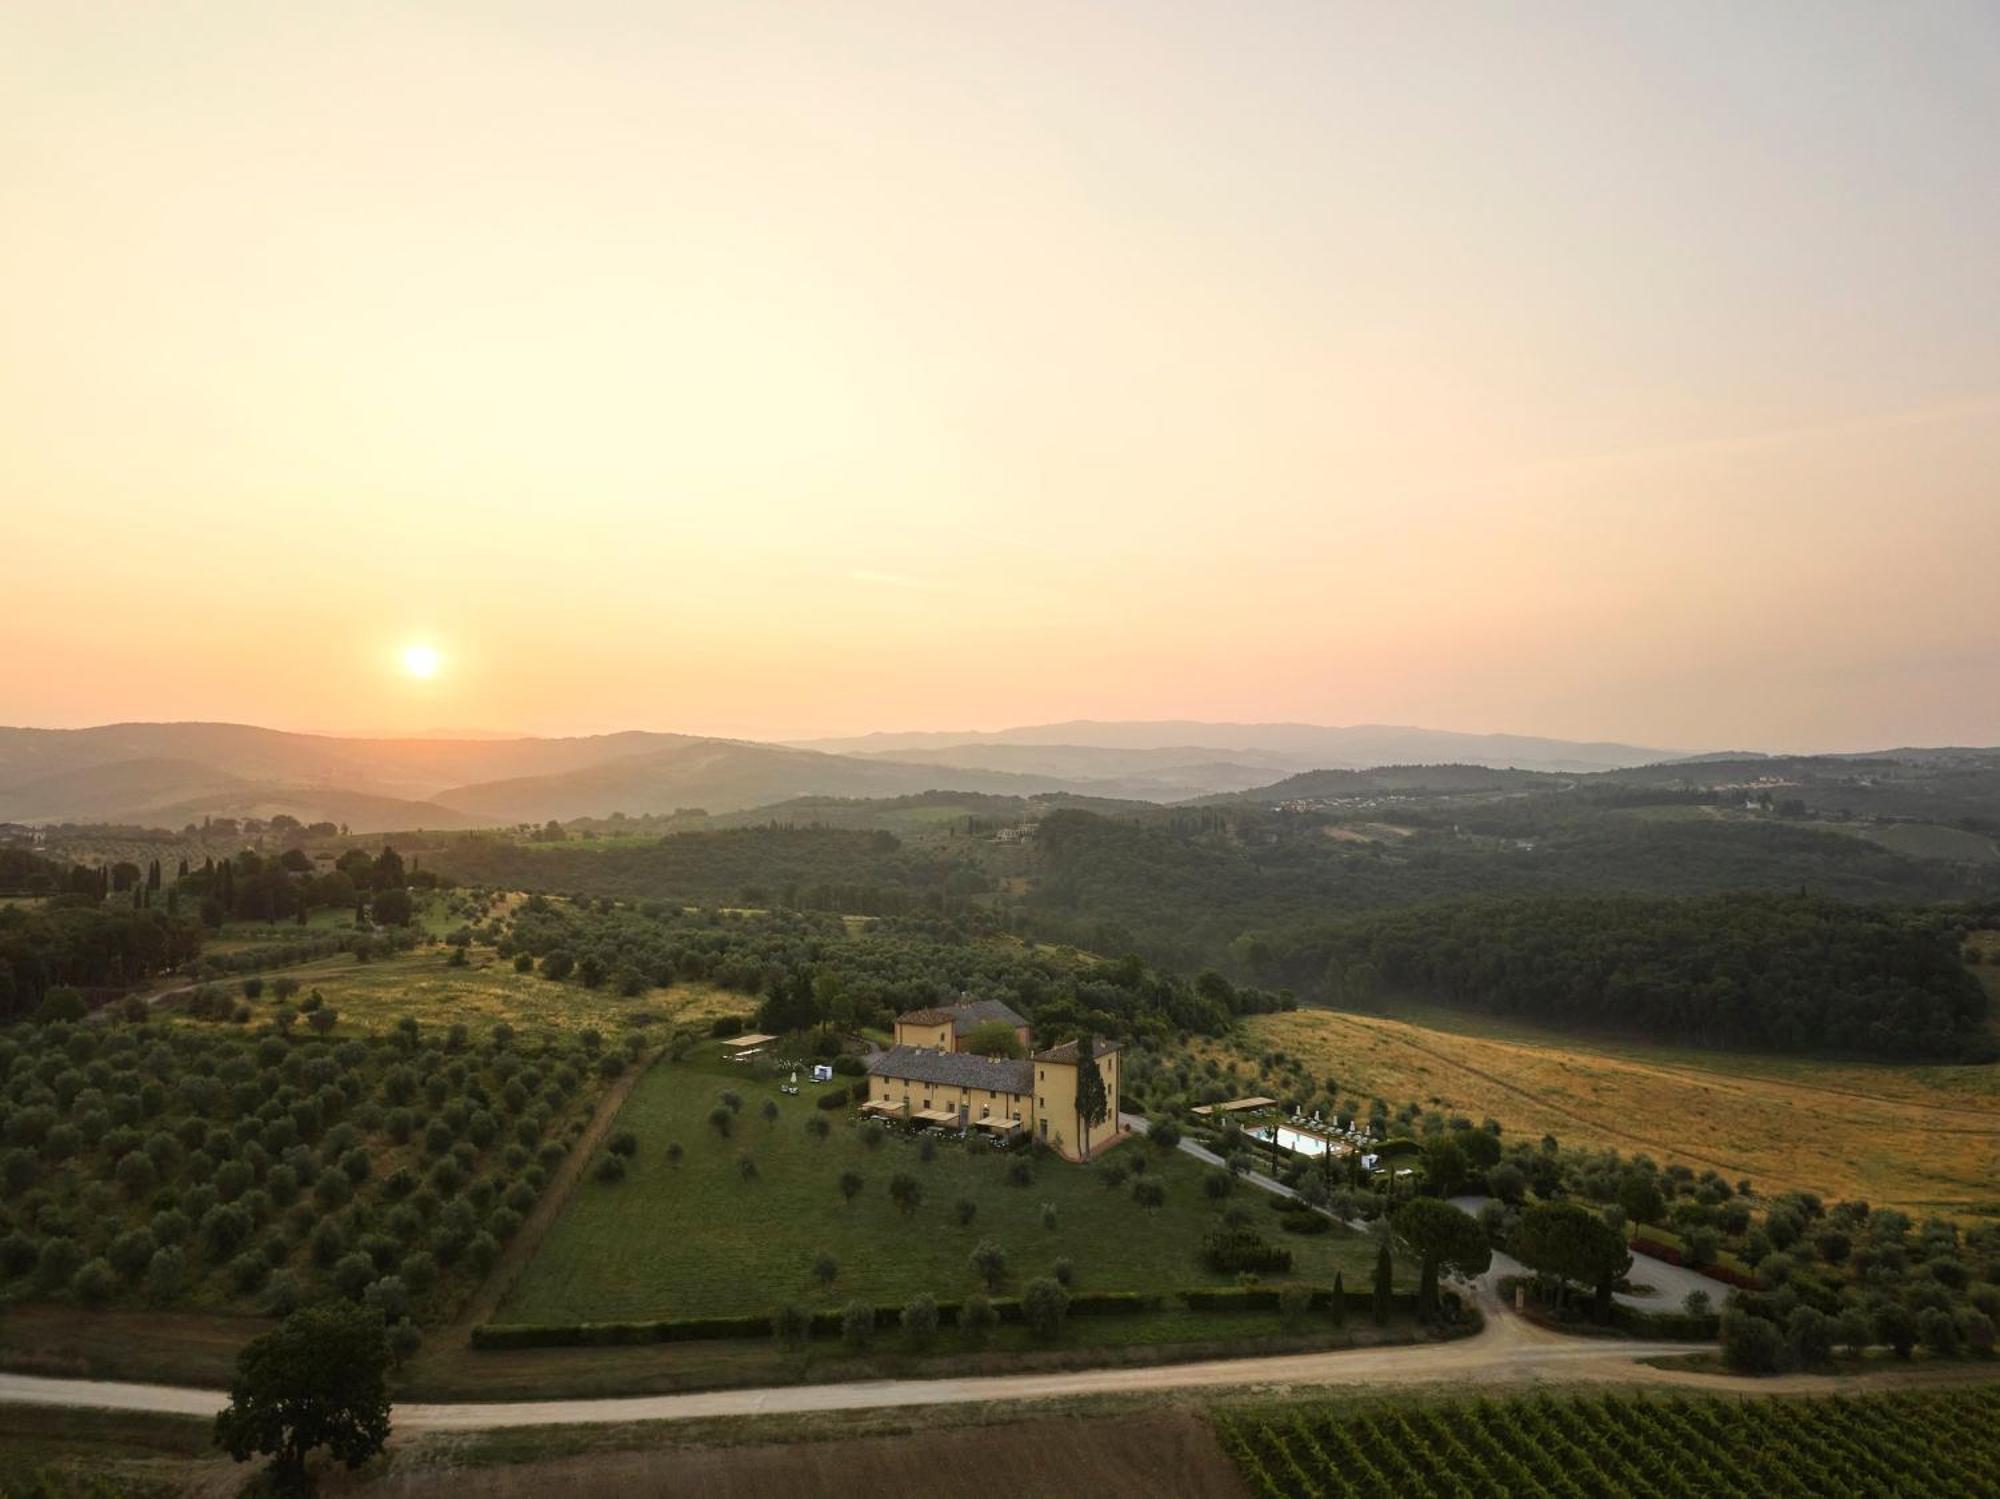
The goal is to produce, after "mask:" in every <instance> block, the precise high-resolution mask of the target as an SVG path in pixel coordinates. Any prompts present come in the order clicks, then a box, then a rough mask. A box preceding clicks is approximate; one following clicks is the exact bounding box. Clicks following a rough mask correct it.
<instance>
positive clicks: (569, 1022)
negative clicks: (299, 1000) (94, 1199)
mask: <svg viewBox="0 0 2000 1499" xmlns="http://www.w3.org/2000/svg"><path fill="white" fill-rule="evenodd" d="M449 952H450V950H449V949H447V948H443V947H434V948H430V949H428V950H418V951H416V952H409V953H398V954H396V955H395V956H394V957H389V958H378V959H376V960H375V961H373V962H369V963H357V962H356V961H355V960H354V959H353V958H352V957H349V956H348V955H346V954H344V953H343V954H341V955H340V956H338V957H332V958H325V959H321V960H318V961H315V962H311V963H302V964H300V965H298V966H297V967H295V968H287V969H278V970H273V971H272V972H271V973H269V974H266V975H265V977H266V978H270V977H275V976H276V975H277V974H278V973H287V974H290V975H291V976H292V977H293V978H296V979H297V980H298V981H299V982H300V983H301V984H302V985H304V987H305V988H306V989H308V990H312V989H317V990H318V991H319V992H320V995H321V996H322V997H323V998H324V999H325V1000H326V1002H327V1003H328V1004H329V1005H331V1006H333V1008H334V1009H336V1010H338V1011H339V1012H340V1018H341V1022H342V1024H343V1026H351V1027H354V1028H357V1029H360V1030H387V1029H389V1027H391V1026H392V1025H394V1024H395V1023H396V1022H397V1021H398V1020H400V1019H402V1018H403V1016H405V1015H414V1016H416V1017H417V1019H418V1020H419V1021H422V1022H423V1023H425V1024H436V1025H450V1024H452V1023H453V1022H462V1023H464V1024H465V1025H467V1026H469V1027H471V1028H472V1029H473V1030H475V1031H478V1030H484V1029H489V1028H491V1027H492V1026H493V1025H494V1024H495V1023H496V1022H498V1021H502V1020H504V1021H506V1022H507V1023H508V1024H509V1025H512V1026H514V1027H515V1028H516V1029H525V1030H534V1029H539V1028H548V1029H554V1030H581V1029H582V1028H584V1027H585V1026H595V1027H596V1028H597V1029H599V1030H601V1031H603V1032H604V1033H605V1034H607V1035H615V1034H620V1033H622V1032H623V1031H624V1030H625V1029H626V1027H627V1026H628V1025H629V1024H630V1022H631V1019H632V1017H633V1016H634V1015H635V1014H636V1013H638V1012H639V1011H642V1010H645V1011H650V1012H651V1013H652V1014H654V1015H655V1016H659V1017H662V1018H664V1019H667V1020H675V1021H683V1020H684V1021H705V1020H709V1019H712V1018H713V1017H715V1016H717V1015H747V1014H749V1013H750V1011H751V1010H753V1009H754V1008H755V1007H756V1001H755V1000H752V999H750V998H748V997H747V996H745V995H741V994H734V993H731V992H730V991H728V990H726V989H717V988H714V987H712V986H711V985H708V984H676V985H674V986H673V987H672V988H671V989H653V990H649V991H648V992H647V993H645V994H643V995H640V996H639V997H638V998H636V999H625V998H623V997H621V996H620V995H619V994H618V993H617V992H616V991H615V990H612V989H609V988H599V989H586V988H585V987H584V986H583V985H582V984H580V983H578V982H577V981H576V980H575V979H569V980H566V981H564V982H562V983H552V982H550V981H549V980H548V979H545V978H542V977H540V976H539V975H536V974H533V973H516V972H515V971H514V965H513V964H512V963H509V962H504V961H502V960H500V959H497V958H495V957H494V956H493V953H492V951H491V949H486V948H475V949H474V950H473V956H472V960H471V962H470V963H469V964H468V965H467V966H466V967H464V968H453V967H451V966H449V964H448V962H447V959H448V957H449Z"/></svg>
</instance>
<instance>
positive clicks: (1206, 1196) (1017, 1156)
mask: <svg viewBox="0 0 2000 1499" xmlns="http://www.w3.org/2000/svg"><path fill="white" fill-rule="evenodd" d="M786 1075H787V1074H785V1073H780V1074H779V1075H778V1076H776V1077H771V1076H766V1077H758V1076H755V1075H753V1074H752V1073H751V1072H750V1071H749V1069H748V1067H747V1066H746V1065H745V1064H741V1063H735V1062H731V1061H729V1060H727V1059H726V1058H725V1057H724V1056H723V1055H722V1054H721V1051H720V1049H719V1048H718V1047H716V1046H714V1045H713V1044H707V1045H704V1046H702V1047H700V1048H698V1049H697V1050H696V1051H695V1052H694V1053H692V1054H691V1055H690V1056H688V1057H687V1058H685V1059H683V1060H681V1061H678V1062H662V1063H661V1064H659V1065H658V1066H656V1067H655V1068H654V1069H653V1071H652V1072H651V1073H650V1074H649V1075H648V1076H647V1077H646V1078H644V1079H643V1080H642V1081H641V1082H640V1084H639V1085H638V1087H637V1089H636V1090H635V1091H634V1092H633V1094H632V1097H631V1098H630V1100H629V1101H628V1102H627V1103H626V1105H625V1108H624V1110H623V1112H622V1113H621V1114H620V1116H619V1118H618V1121H617V1125H616V1131H615V1133H614V1139H616V1138H617V1137H618V1136H619V1135H623V1136H625V1137H627V1138H626V1142H625V1143H628V1144H629V1145H631V1146H632V1147H633V1151H632V1154H631V1155H630V1157H629V1158H626V1161H625V1169H624V1171H623V1174H622V1177H621V1178H620V1179H618V1180H615V1181H610V1182H606V1181H601V1180H598V1179H597V1178H596V1174H595V1173H589V1174H587V1175H586V1179H585V1180H584V1181H583V1182H582V1183H581V1184H580V1185H579V1187H578V1190H577V1193H576V1195H575V1196H574V1197H573V1198H572V1200H571V1202H570V1204H569V1207H568V1208H567V1210H566V1211H565V1212H564V1214H563V1216H562V1218H561V1219H560V1220H559V1221H558V1222H557V1223H556V1225H555V1227H554V1228H553V1230H552V1231H551V1232H550V1234H549V1236H548V1238H547V1239H546V1240H545V1241H544V1242H543V1245H542V1247H541V1250H540V1252H539V1253H538V1254H537V1255H536V1256H535V1258H534V1260H533V1262H532V1263H531V1264H530V1265H529V1266H528V1267H527V1269H526V1271H525V1272H524V1273H523V1275H522V1277H521V1279H520V1281H519V1282H518V1283H517V1284H516V1285H515V1287H514V1288H513V1291H512V1294H511V1295H509V1296H508V1298H507V1299H506V1301H505V1302H504V1304H503V1305H502V1307H501V1311H500V1315H499V1317H498V1319H497V1320H498V1321H499V1322H501V1323H507V1324H520V1323H537V1324H551V1323H593V1322H610V1321H634V1320H659V1319H680V1318H694V1317H709V1316H725V1315H736V1316H758V1317H761V1316H765V1315H768V1314H769V1313H770V1312H771V1311H772V1310H773V1309H774V1308H776V1307H778V1306H781V1305H787V1304H796V1305H798V1306H800V1307H803V1308H812V1307H816V1306H817V1307H834V1306H839V1305H842V1304H845V1303H848V1302H850V1301H853V1300H857V1299H859V1300H864V1301H868V1302H872V1303H875V1304H878V1305H895V1304H900V1303H902V1302H906V1301H908V1300H909V1299H910V1298H912V1297H915V1296H918V1295H923V1294H929V1295H931V1296H934V1297H936V1298H937V1299H938V1300H939V1301H941V1302H943V1301H955V1300H958V1299H960V1298H962V1297H966V1296H969V1295H972V1294H974V1293H977V1292H984V1291H990V1292H992V1293H993V1294H995V1295H1000V1296H1006V1295H1012V1294H1017V1293H1018V1292H1019V1291H1020V1289H1021V1288H1022V1287H1023V1286H1025V1285H1026V1284H1027V1283H1028V1282H1031V1281H1033V1280H1035V1279H1038V1278H1042V1277H1051V1278H1055V1279H1058V1280H1059V1281H1062V1280H1066V1281H1067V1283H1068V1284H1069V1285H1070V1286H1071V1287H1072V1288H1073V1289H1074V1290H1075V1291H1076V1292H1077V1293H1079V1294H1082V1293H1101V1292H1135V1293H1139V1294H1141V1295H1145V1296H1160V1297H1163V1298H1173V1297H1174V1296H1175V1295H1176V1293H1179V1292H1181V1291H1183V1290H1186V1289H1190V1288H1201V1287H1210V1288H1227V1287H1233V1286H1235V1285H1236V1284H1237V1282H1238V1278H1239V1275H1238V1273H1237V1272H1234V1271H1218V1270H1215V1269H1213V1268H1211V1267H1210V1266H1209V1264H1208V1263H1206V1262H1205V1260H1204V1245H1205V1241H1206V1240H1207V1239H1208V1237H1209V1235H1210V1234H1211V1233H1212V1232H1214V1231H1216V1230H1218V1229H1222V1228H1225V1227H1227V1226H1228V1220H1230V1219H1232V1218H1234V1219H1236V1220H1239V1221H1238V1223H1237V1226H1238V1227H1241V1228H1248V1229H1249V1230H1251V1231H1252V1232H1254V1233H1255V1234H1256V1235H1257V1236H1258V1237H1259V1238H1261V1239H1262V1240H1264V1241H1265V1242H1267V1243H1269V1244H1271V1245H1273V1246H1274V1247H1276V1248H1280V1249H1282V1250H1286V1251H1289V1253H1290V1257H1291V1268H1290V1271H1289V1272H1284V1271H1265V1272H1263V1273H1261V1275H1259V1276H1258V1277H1257V1278H1258V1279H1259V1280H1261V1282H1263V1283H1266V1284H1270V1285H1276V1284H1281V1283H1283V1282H1285V1281H1288V1280H1289V1281H1296V1282H1302V1283H1309V1284H1312V1285H1317V1286H1322V1287H1330V1286H1331V1285H1332V1284H1333V1281H1334V1278H1335V1276H1336V1275H1337V1274H1338V1275H1341V1276H1342V1277H1343V1279H1344V1283H1345V1286H1346V1288H1347V1289H1348V1291H1349V1293H1350V1294H1365V1293H1366V1292H1367V1290H1368V1288H1369V1286H1370V1283H1371V1278H1372V1276H1373V1274H1374V1267H1375V1257H1376V1246H1375V1243H1374V1242H1373V1240H1371V1239H1368V1238H1364V1237H1362V1236H1360V1235H1356V1234H1352V1233H1349V1232H1346V1231H1344V1230H1341V1229H1339V1228H1337V1227H1335V1226H1333V1225H1332V1224H1331V1223H1330V1222H1329V1223H1327V1227H1326V1230H1325V1231H1323V1232H1319V1233H1312V1234H1294V1233H1288V1232H1284V1231H1282V1230H1281V1227H1280V1217H1279V1215H1278V1214H1277V1213H1274V1212H1273V1211H1271V1208H1270V1206H1269V1203H1270V1201H1271V1199H1269V1198H1267V1197H1266V1196H1265V1195H1264V1194H1262V1193H1259V1192H1255V1191H1252V1190H1250V1189H1248V1188H1246V1187H1240V1186H1239V1187H1238V1188H1236V1189H1235V1190H1232V1191H1229V1192H1228V1193H1227V1194H1226V1195H1221V1196H1216V1195H1211V1193H1213V1192H1216V1191H1218V1190H1220V1189H1219V1188H1215V1187H1210V1186H1209V1185H1208V1183H1209V1182H1210V1181H1221V1180H1224V1178H1223V1177H1222V1176H1221V1173H1218V1172H1215V1171H1213V1170H1212V1169H1210V1168H1206V1167H1203V1166H1201V1165H1200V1164H1199V1163H1197V1162H1195V1161H1194V1160H1192V1159H1191V1158H1189V1157H1187V1156H1185V1155H1182V1154H1178V1153H1176V1152H1173V1151H1161V1150H1158V1149H1156V1148H1154V1147H1153V1146H1151V1145H1149V1144H1148V1143H1147V1142H1146V1141H1144V1140H1143V1139H1134V1140H1132V1141H1129V1142H1128V1143H1126V1144H1125V1145H1123V1146H1121V1147H1119V1148H1118V1149H1116V1150H1113V1151H1112V1152H1111V1153H1110V1154H1109V1155H1107V1156H1104V1157H1102V1158H1101V1159H1100V1160H1099V1161H1097V1162H1095V1163H1094V1164H1092V1165H1090V1166H1077V1165H1072V1164H1069V1163H1067V1162H1064V1161H1062V1160H1060V1159H1058V1158H1056V1157H1054V1156H1050V1155H1043V1156H1036V1155H1033V1154H1031V1153H1030V1152H1029V1151H1028V1150H1027V1149H1025V1148H1019V1149H1016V1150H1013V1151H1004V1150H998V1149H993V1148H982V1146H981V1145H979V1144H977V1143H973V1142H967V1141H961V1140H959V1139H958V1138H956V1137H955V1136H952V1135H948V1134H947V1135H921V1136H913V1135H908V1134H905V1133H902V1132H900V1131H897V1130H894V1129H887V1128H884V1127H882V1126H869V1125H864V1124H860V1123H857V1122H856V1121H855V1120H854V1119H853V1117H852V1112H851V1110H849V1109H848V1108H846V1107H837V1108H832V1109H827V1108H821V1107H819V1106H818V1100H819V1098H820V1097H821V1096H823V1091H824V1090H821V1089H816V1088H815V1087H814V1086H813V1085H812V1084H810V1083H808V1084H806V1085H804V1086H803V1088H802V1090H801V1091H800V1093H799V1094H797V1095H796V1096H794V1095H789V1094H785V1093H782V1092H781V1091H780V1083H781V1081H782V1079H783V1078H784V1077H785V1076H786ZM840 1081H844V1080H840ZM609 1170H610V1171H612V1172H614V1173H615V1172H617V1170H618V1168H616V1167H613V1168H609ZM1246 1218H1247V1219H1248V1220H1249V1221H1248V1223H1247V1224H1245V1223H1242V1222H1241V1221H1240V1220H1244V1219H1246ZM1322 1221H1325V1220H1322ZM982 1245H986V1246H991V1247H992V1248H994V1249H997V1250H998V1251H999V1256H1000V1258H999V1260H998V1262H997V1264H994V1266H993V1273H992V1274H990V1275H989V1274H987V1273H986V1272H985V1271H984V1270H983V1269H982V1268H981V1266H980V1264H979V1263H978V1262H976V1260H975V1256H976V1255H977V1254H978V1252H979V1251H980V1249H981V1246H982Z"/></svg>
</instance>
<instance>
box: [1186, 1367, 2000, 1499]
mask: <svg viewBox="0 0 2000 1499" xmlns="http://www.w3.org/2000/svg"><path fill="white" fill-rule="evenodd" d="M1216 1425H1217V1428H1218V1431H1219V1432H1220V1435H1221V1437H1222V1442H1223V1446H1224V1447H1225V1449H1226V1450H1227V1451H1228V1452H1229V1455H1230V1457H1231V1458H1232V1459H1233V1460H1234V1461H1235V1463H1236V1465H1237V1466H1238V1467H1239V1468H1240V1469H1241V1470H1242V1472H1243V1475H1244V1477H1245V1479H1246V1480H1248V1482H1249V1485H1250V1489H1251V1492H1252V1493H1254V1494H1258V1495H1273V1496H1275V1495H1283V1496H1287V1499H1315V1496H1321V1495H1325V1496H1329V1499H1335V1496H1338V1499H1345V1496H1355V1499H1427V1496H1431V1495H1437V1496H1448V1499H1527V1496H1532V1495H1561V1496H1564V1499H1598V1496H1606V1495H1630V1496H1633V1499H1639V1496H1652V1495H1656V1494H1657V1495H1662V1496H1669V1499H1673V1496H1679V1499H1696V1496H1700V1499H1721V1496H1731V1495H1743V1496H1752V1495H1755V1496H1760V1499H1761V1496H1764V1495H1795V1496H1801V1499H1833V1496H1840V1499H1847V1496H1856V1499H1859V1496H1862V1495H1897V1496H1912V1499H1914V1496H1919V1495H1922V1496H1929V1499H1948V1496H1958V1495H1989V1496H1994V1495H2000V1387H1986V1388H1981V1389H1978V1390H1969V1391H1958V1390H1952V1391H1922V1392H1911V1393H1905V1394H1891V1395H1868V1396H1860V1397H1845V1396H1834V1397H1825V1398H1819V1397H1815V1398H1810V1399H1796V1400H1795V1399H1776V1398H1773V1399H1752V1400H1746V1399H1741V1398H1737V1397H1731V1396H1713V1395H1704V1396H1677V1397H1672V1398H1664V1399H1660V1398H1645V1397H1640V1396H1619V1395H1602V1396H1590V1397H1578V1398H1557V1397H1553V1396H1549V1395H1536V1396H1525V1397H1519V1398H1512V1399H1499V1400H1495V1399H1479V1400H1471V1401H1459V1402H1452V1403H1449V1404H1412V1405H1406V1406H1405V1405H1384V1406H1381V1407H1378V1408H1374V1409H1367V1410H1361V1411H1354V1410H1347V1409H1314V1408H1313V1407H1309V1406H1308V1407H1301V1408H1298V1409H1286V1410H1269V1411H1257V1410H1242V1411H1232V1412H1226V1413H1223V1414H1221V1415H1219V1416H1218V1418H1217V1422H1216Z"/></svg>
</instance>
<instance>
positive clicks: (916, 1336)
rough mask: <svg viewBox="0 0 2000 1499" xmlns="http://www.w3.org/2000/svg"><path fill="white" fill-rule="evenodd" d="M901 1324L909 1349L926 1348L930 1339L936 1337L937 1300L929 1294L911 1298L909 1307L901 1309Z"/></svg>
mask: <svg viewBox="0 0 2000 1499" xmlns="http://www.w3.org/2000/svg"><path fill="white" fill-rule="evenodd" d="M902 1323H903V1336H904V1337H905V1338H907V1339H908V1340H909V1342H910V1346H911V1347H913V1348H925V1347H928V1346H929V1345H930V1341H931V1339H933V1338H935V1337H936V1336H937V1330H938V1304H937V1298H936V1297H935V1296H932V1295H930V1294H929V1293H925V1294H924V1295H921V1296H913V1297H911V1298H910V1303H909V1305H907V1306H905V1307H904V1308H903V1315H902Z"/></svg>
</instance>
